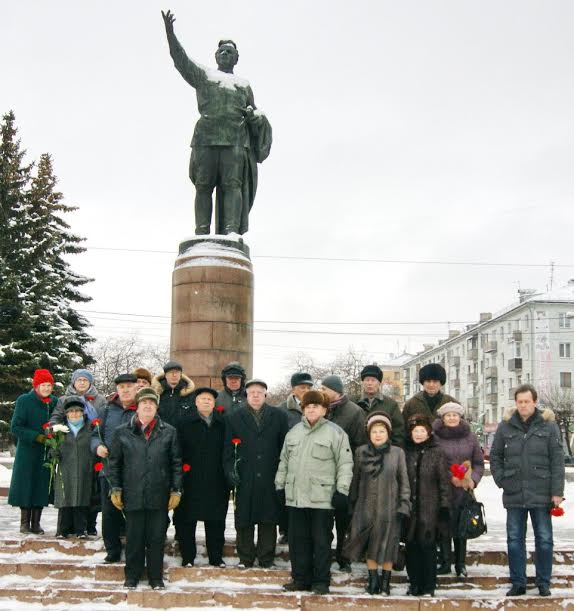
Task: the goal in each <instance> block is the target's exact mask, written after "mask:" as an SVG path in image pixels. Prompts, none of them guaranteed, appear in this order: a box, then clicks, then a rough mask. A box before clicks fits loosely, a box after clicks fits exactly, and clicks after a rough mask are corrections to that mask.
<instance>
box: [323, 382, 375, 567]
mask: <svg viewBox="0 0 574 611" xmlns="http://www.w3.org/2000/svg"><path fill="white" fill-rule="evenodd" d="M321 390H322V391H323V392H324V393H325V394H326V395H327V397H329V401H330V402H331V405H330V408H329V412H328V413H327V416H326V417H327V419H328V420H331V422H334V423H335V424H338V425H339V426H340V427H341V428H342V429H343V430H344V431H345V433H347V435H348V437H349V445H350V446H351V452H352V453H353V456H355V450H356V449H357V448H358V447H359V446H362V445H363V444H364V443H367V435H366V432H365V412H364V411H363V410H362V409H361V408H360V407H359V406H358V405H357V404H356V403H353V402H352V401H350V400H349V398H348V397H347V395H345V390H344V388H343V381H342V380H341V378H340V377H339V376H336V375H330V376H327V377H326V378H323V380H322V382H321ZM333 508H334V510H335V513H334V519H335V528H336V530H337V549H336V556H335V557H336V559H337V562H338V563H339V568H340V569H341V570H342V571H345V572H346V573H350V572H351V562H350V560H349V559H348V558H347V557H346V556H345V555H344V554H343V542H344V538H345V533H346V532H347V528H348V527H349V523H350V521H351V516H350V515H349V510H348V505H347V499H346V497H344V496H343V495H341V496H340V497H339V498H338V499H337V501H336V502H334V503H333Z"/></svg>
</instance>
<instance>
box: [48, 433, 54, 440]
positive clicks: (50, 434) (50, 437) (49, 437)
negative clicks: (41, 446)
mask: <svg viewBox="0 0 574 611" xmlns="http://www.w3.org/2000/svg"><path fill="white" fill-rule="evenodd" d="M52 437H54V435H52V433H48V434H47V435H46V439H52Z"/></svg>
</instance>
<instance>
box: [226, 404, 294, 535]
mask: <svg viewBox="0 0 574 611" xmlns="http://www.w3.org/2000/svg"><path fill="white" fill-rule="evenodd" d="M261 409H263V410H264V412H263V419H262V423H261V427H259V426H258V425H257V422H256V421H255V418H254V417H253V414H252V413H251V410H250V408H249V407H241V408H239V409H238V410H236V411H235V412H233V413H232V414H231V415H230V416H228V418H227V421H226V429H225V444H224V447H223V468H224V471H225V475H226V477H227V479H228V481H229V482H230V483H231V474H232V472H233V465H234V462H235V458H236V456H235V455H236V454H237V459H238V463H237V469H238V472H239V477H240V480H241V481H240V483H239V485H238V486H236V499H235V526H236V528H242V527H245V526H250V525H251V524H259V523H268V524H277V523H278V522H279V516H280V514H281V506H280V503H279V499H278V498H277V494H276V492H275V474H276V473H277V467H278V466H279V456H280V454H281V449H282V448H283V441H284V440H285V435H286V434H287V431H288V427H287V415H286V414H285V412H284V411H282V410H280V409H279V408H277V407H272V406H271V405H267V404H265V405H264V406H263V407H262V408H261ZM232 439H239V440H240V443H239V444H238V445H237V446H235V445H234V444H233V443H232V441H231V440H232Z"/></svg>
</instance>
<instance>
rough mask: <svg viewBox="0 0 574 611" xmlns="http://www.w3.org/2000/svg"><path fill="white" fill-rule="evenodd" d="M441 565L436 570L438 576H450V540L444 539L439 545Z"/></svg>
mask: <svg viewBox="0 0 574 611" xmlns="http://www.w3.org/2000/svg"><path fill="white" fill-rule="evenodd" d="M438 548H439V564H438V566H437V569H436V574H437V575H448V574H449V573H450V538H448V539H447V538H443V539H441V540H440V542H439V545H438Z"/></svg>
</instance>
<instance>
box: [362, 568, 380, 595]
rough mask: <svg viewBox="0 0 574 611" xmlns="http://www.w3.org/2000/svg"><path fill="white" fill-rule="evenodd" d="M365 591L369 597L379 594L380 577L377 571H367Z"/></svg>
mask: <svg viewBox="0 0 574 611" xmlns="http://www.w3.org/2000/svg"><path fill="white" fill-rule="evenodd" d="M365 590H366V591H367V593H368V594H371V595H372V594H380V593H381V575H380V574H379V571H378V570H377V569H369V580H368V581H367V587H366V588H365Z"/></svg>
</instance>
